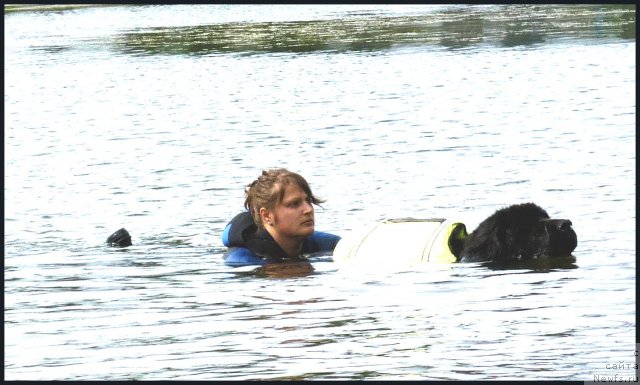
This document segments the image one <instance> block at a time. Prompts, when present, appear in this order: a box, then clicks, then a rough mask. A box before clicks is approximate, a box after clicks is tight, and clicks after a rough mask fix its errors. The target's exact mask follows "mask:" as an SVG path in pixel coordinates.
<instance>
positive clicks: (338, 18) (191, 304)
mask: <svg viewBox="0 0 640 385" xmlns="http://www.w3.org/2000/svg"><path fill="white" fill-rule="evenodd" d="M4 21H5V66H4V78H5V93H4V107H5V131H4V142H5V144H4V149H5V165H4V171H5V179H4V196H5V200H4V208H5V220H4V224H5V230H4V231H5V232H4V286H5V294H4V301H5V312H4V320H5V326H4V327H5V329H4V336H5V343H4V344H5V345H4V352H5V371H4V375H5V379H7V380H178V379H181V380H214V379H232V380H245V379H261V380H274V379H292V380H296V379H314V380H320V379H331V380H334V379H337V380H359V379H366V380H381V379H425V380H490V379H499V380H518V379H530V380H535V379H541V380H552V379H553V380H556V379H563V380H581V381H582V380H584V381H594V380H598V379H601V378H605V377H604V376H609V377H613V376H614V375H618V376H624V378H625V379H627V378H628V377H630V376H634V377H635V376H636V374H635V371H634V370H633V368H630V366H632V365H633V363H635V359H636V358H637V357H636V355H637V347H636V345H635V341H636V311H635V309H636V296H635V282H636V261H635V260H636V247H635V246H636V243H635V236H636V213H635V209H636V206H635V198H636V179H635V175H636V163H635V160H636V154H635V146H636V143H635V141H636V131H635V128H636V126H635V122H636V115H635V113H636V98H635V94H636V92H635V91H636V90H635V88H636V87H635V86H636V62H635V57H636V40H635V7H634V6H596V5H591V6H549V5H547V6H444V5H438V6H434V5H414V6H409V5H402V6H384V5H376V6H373V5H343V6H342V5H331V6H322V5H316V6H292V5H263V6H256V5H252V6H245V5H198V6H195V5H189V6H186V5H176V6H169V5H162V6H108V7H89V8H77V9H76V8H70V9H66V8H62V9H54V10H49V11H9V10H7V9H5V16H4ZM272 167H286V168H289V169H291V170H293V171H296V172H299V173H301V174H302V175H303V176H305V177H306V178H307V180H308V181H309V182H310V184H311V186H312V188H313V190H314V193H316V194H317V195H319V196H320V197H322V198H324V199H326V200H327V202H326V203H325V204H324V205H323V207H324V208H323V209H318V210H317V212H316V219H317V221H316V222H317V225H316V228H317V229H318V230H322V231H328V232H332V233H335V234H338V235H341V234H345V233H346V232H347V231H349V230H351V229H357V228H359V227H360V226H363V225H364V224H365V223H369V222H371V221H376V220H380V219H384V218H394V217H416V218H431V217H442V218H457V219H461V220H462V221H464V223H466V225H467V228H468V229H469V230H472V229H473V228H475V226H477V224H478V223H479V222H480V221H481V220H482V219H484V218H485V217H487V216H488V215H490V214H491V213H493V212H494V211H495V210H496V209H499V208H501V207H504V206H506V205H509V204H513V203H523V202H528V201H533V202H536V203H537V204H539V205H540V206H542V207H543V208H545V209H546V210H547V211H548V212H549V214H550V215H551V216H552V217H559V218H570V219H571V220H572V222H573V225H574V229H575V230H576V232H577V234H578V247H577V249H576V250H575V252H574V255H575V256H576V258H577V262H576V264H575V265H576V266H575V268H570V269H560V268H558V269H546V270H527V269H513V270H491V269H489V268H486V267H483V266H479V265H476V264H457V265H456V264H454V265H446V266H429V267H425V268H424V269H417V271H416V270H412V271H397V269H393V262H392V259H393V256H390V262H389V265H390V266H389V269H388V270H385V271H362V272H356V271H344V270H339V269H337V268H336V266H335V265H334V264H333V262H332V261H331V258H330V257H323V258H319V259H316V260H314V261H313V263H314V267H315V269H316V271H315V272H314V273H313V274H311V275H307V276H302V277H293V278H286V279H276V278H267V277H261V276H257V275H255V274H251V272H247V271H243V270H242V269H240V270H234V269H231V268H228V267H226V266H225V265H224V264H223V263H222V259H221V255H222V253H223V252H224V250H225V248H224V247H223V246H222V244H221V240H220V236H221V232H222V229H223V228H224V226H225V224H226V223H227V221H228V220H229V219H230V218H232V217H233V216H234V215H235V214H236V213H237V212H239V211H240V210H241V209H242V203H243V187H244V186H245V185H246V184H248V183H250V182H251V181H253V180H254V179H255V178H256V177H257V176H258V175H259V174H260V172H261V170H263V169H266V168H272ZM120 227H125V228H126V229H127V230H129V232H130V233H131V234H132V238H133V243H134V245H133V246H132V247H129V248H127V249H111V248H108V247H106V246H105V244H104V241H105V240H106V238H107V236H108V235H109V234H111V233H112V232H113V231H115V230H117V229H119V228H120ZM599 376H602V377H599ZM635 378H637V377H635Z"/></svg>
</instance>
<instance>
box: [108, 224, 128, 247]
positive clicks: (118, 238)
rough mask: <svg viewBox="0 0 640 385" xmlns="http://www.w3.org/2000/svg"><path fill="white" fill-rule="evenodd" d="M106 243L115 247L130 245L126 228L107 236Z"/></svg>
mask: <svg viewBox="0 0 640 385" xmlns="http://www.w3.org/2000/svg"><path fill="white" fill-rule="evenodd" d="M107 244H108V245H109V246H116V247H125V246H131V235H129V232H128V231H127V230H125V229H124V228H121V229H120V230H118V231H116V232H115V233H113V234H111V235H110V236H109V238H107Z"/></svg>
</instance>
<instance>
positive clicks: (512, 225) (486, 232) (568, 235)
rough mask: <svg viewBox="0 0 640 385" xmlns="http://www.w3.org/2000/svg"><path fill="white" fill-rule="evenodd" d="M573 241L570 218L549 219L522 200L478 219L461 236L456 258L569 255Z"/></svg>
mask: <svg viewBox="0 0 640 385" xmlns="http://www.w3.org/2000/svg"><path fill="white" fill-rule="evenodd" d="M577 244H578V238H577V235H576V233H575V231H574V230H573V227H572V223H571V221H570V220H568V219H551V218H549V215H548V214H547V212H546V211H545V210H543V209H542V208H541V207H540V206H538V205H536V204H534V203H524V204H517V205H511V206H509V207H505V208H503V209H500V210H498V211H496V212H495V213H494V214H492V215H491V216H489V217H488V218H487V219H485V220H484V221H482V222H481V223H480V224H479V225H478V227H477V228H476V229H475V230H474V231H473V232H472V233H470V234H469V235H468V236H467V237H466V239H464V243H463V246H462V251H461V252H460V253H459V255H458V258H459V261H460V262H492V263H494V264H503V263H510V262H531V261H535V260H541V259H557V260H562V259H566V258H568V259H571V258H572V255H571V253H572V252H573V250H575V248H576V246H577ZM574 260H575V258H574Z"/></svg>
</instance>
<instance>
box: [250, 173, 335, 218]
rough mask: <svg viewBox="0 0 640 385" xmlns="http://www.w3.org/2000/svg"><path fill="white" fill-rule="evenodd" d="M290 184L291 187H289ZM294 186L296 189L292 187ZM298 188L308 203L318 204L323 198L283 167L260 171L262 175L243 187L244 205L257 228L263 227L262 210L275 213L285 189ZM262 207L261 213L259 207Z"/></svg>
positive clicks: (301, 179) (302, 179)
mask: <svg viewBox="0 0 640 385" xmlns="http://www.w3.org/2000/svg"><path fill="white" fill-rule="evenodd" d="M290 186H291V188H289V187H290ZM293 187H296V189H292V188H293ZM298 189H299V190H300V191H301V192H302V193H303V195H306V200H307V203H308V204H309V205H311V204H315V205H319V204H321V203H322V202H324V201H323V200H321V199H319V198H317V197H316V196H314V195H313V193H312V192H311V187H309V184H308V183H307V181H306V180H305V179H304V178H303V177H302V176H301V175H299V174H296V173H295V172H291V171H289V170H286V169H284V168H279V169H272V170H265V171H262V175H260V176H259V177H258V179H256V180H255V181H253V182H252V183H251V184H249V185H247V186H246V188H245V201H244V207H245V208H247V209H248V210H249V212H250V213H251V216H252V217H253V221H254V222H255V223H256V225H257V226H258V227H259V228H264V227H265V223H264V220H263V218H264V212H265V210H266V211H267V212H269V213H275V211H276V207H277V206H278V205H280V204H282V203H283V200H284V199H285V194H286V192H287V191H296V190H298ZM262 208H264V209H265V210H263V211H262V212H263V214H262V215H261V209H262ZM311 215H313V208H311Z"/></svg>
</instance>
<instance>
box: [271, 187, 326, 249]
mask: <svg viewBox="0 0 640 385" xmlns="http://www.w3.org/2000/svg"><path fill="white" fill-rule="evenodd" d="M267 218H268V220H269V221H270V222H271V226H272V227H273V229H274V230H275V231H276V232H277V233H278V234H279V235H280V236H282V237H286V238H306V237H308V236H310V235H311V234H313V230H314V225H315V223H314V211H313V205H312V204H311V197H309V196H308V195H307V194H306V193H305V192H304V190H302V188H300V186H298V185H297V184H295V183H290V184H288V185H287V186H286V187H285V190H284V197H283V199H282V202H278V203H277V204H276V207H275V209H274V210H273V211H270V212H268V215H267Z"/></svg>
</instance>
